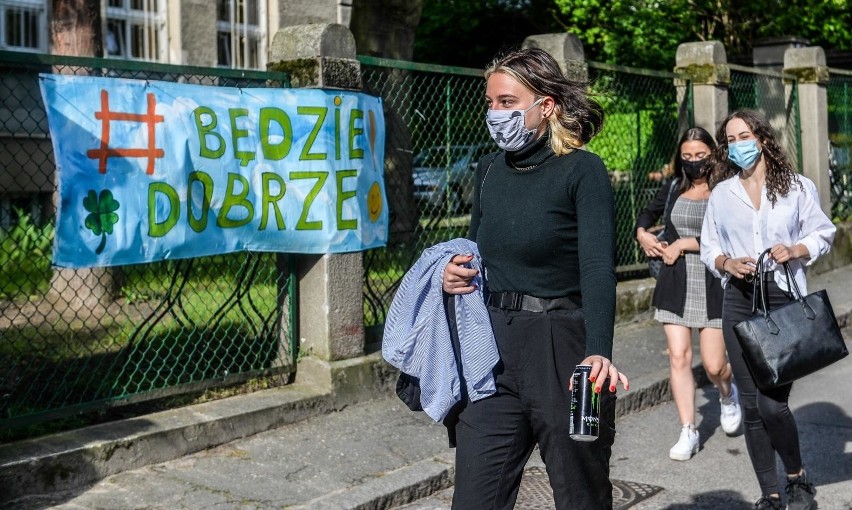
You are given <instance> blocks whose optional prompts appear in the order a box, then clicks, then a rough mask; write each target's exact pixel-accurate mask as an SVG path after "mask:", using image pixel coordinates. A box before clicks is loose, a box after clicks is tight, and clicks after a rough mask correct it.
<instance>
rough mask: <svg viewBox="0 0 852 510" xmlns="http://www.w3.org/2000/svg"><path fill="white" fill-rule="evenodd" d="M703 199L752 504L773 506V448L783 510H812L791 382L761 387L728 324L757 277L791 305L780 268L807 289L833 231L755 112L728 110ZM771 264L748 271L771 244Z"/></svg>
mask: <svg viewBox="0 0 852 510" xmlns="http://www.w3.org/2000/svg"><path fill="white" fill-rule="evenodd" d="M716 140H717V142H718V146H717V148H716V150H715V151H714V153H713V157H712V160H711V165H712V173H711V178H710V188H711V193H710V200H709V202H708V204H707V212H706V213H705V216H704V225H703V227H702V229H701V261H702V262H704V264H705V265H706V266H707V268H708V269H710V271H711V272H713V273H714V274H715V275H716V276H717V277H719V278H721V279H722V286H723V287H724V288H725V297H724V302H723V305H722V331H723V334H724V337H725V346H726V347H727V349H728V357H729V359H730V363H731V368H732V369H733V372H734V379H735V380H736V381H737V386H738V388H739V393H740V395H739V396H740V405H741V406H742V411H743V422H744V429H745V440H746V447H747V449H748V454H749V457H750V458H751V464H752V468H753V469H754V472H755V475H756V476H757V481H758V483H759V485H760V489H761V493H762V495H761V497H760V499H758V500H757V502H756V503H755V506H754V508H756V509H780V508H783V507H782V504H781V497H780V492H779V490H778V475H777V473H776V470H775V454H776V453H777V454H778V455H779V456H780V458H781V462H782V463H783V464H784V469H785V471H786V473H787V483H786V488H785V493H786V498H787V507H786V508H789V509H791V510H801V509H814V508H816V501H814V497H815V495H816V488H815V487H814V484H813V482H812V481H811V480H810V479H809V477H808V475H807V473H806V472H805V469H804V466H803V463H802V456H801V451H800V447H799V433H798V429H797V427H796V420H795V418H794V417H793V413H791V412H790V408H789V407H788V405H787V402H788V400H789V397H790V390H791V388H792V384H788V385H786V386H781V387H779V388H775V389H772V390H768V391H761V390H759V389H758V388H757V387H756V386H755V384H754V380H753V379H752V377H751V374H750V373H749V369H748V366H747V365H746V363H745V360H744V358H743V356H742V349H741V347H740V344H739V341H738V340H737V337H736V334H735V333H734V325H735V324H737V323H738V322H740V321H742V320H744V319H747V318H749V317H750V316H751V311H752V294H753V293H754V292H753V290H754V287H753V284H752V282H753V281H754V279H755V278H758V279H762V280H763V281H765V282H766V288H767V290H768V294H767V296H768V297H767V300H768V303H767V304H768V306H770V307H776V306H779V305H781V304H783V303H786V302H789V301H791V300H792V298H791V290H790V284H789V282H787V278H786V275H785V274H784V271H783V269H782V270H780V271H779V270H777V269H776V268H781V266H780V265H779V264H783V263H784V262H788V263H789V266H790V269H791V271H792V274H793V278H794V279H795V280H796V283H797V284H798V286H799V288H800V289H801V290H802V292H807V290H806V280H805V266H808V265H811V264H813V263H814V261H816V259H817V257H819V256H821V255H825V254H826V253H828V250H829V249H830V247H831V242H832V241H833V240H834V232H835V227H834V225H833V224H832V223H831V220H830V219H829V218H828V217H827V216H826V215H825V213H824V212H823V211H822V209H820V205H819V197H818V195H817V191H816V187H815V186H814V184H813V182H812V181H811V180H810V179H808V178H807V177H804V176H802V175H799V174H797V173H796V171H795V169H794V168H793V166H792V164H791V163H790V161H789V159H788V158H787V156H786V155H785V154H784V150H783V149H782V148H781V147H780V145H779V144H778V142H777V140H776V137H775V135H774V134H773V131H772V128H771V127H770V126H769V122H767V120H766V118H765V117H763V116H762V115H761V114H759V113H757V112H754V111H750V110H740V111H736V112H734V113H732V114H731V115H729V116H728V118H727V119H725V121H724V122H723V123H722V125H721V126H720V127H719V131H718V132H717V134H716ZM770 248H771V251H770V256H771V257H770V258H771V260H770V263H769V266H768V269H769V270H768V271H767V270H766V269H767V267H766V266H765V267H764V271H763V272H762V273H761V274H755V271H756V268H755V262H756V257H757V256H758V255H759V254H760V253H761V252H763V251H764V250H766V249H770Z"/></svg>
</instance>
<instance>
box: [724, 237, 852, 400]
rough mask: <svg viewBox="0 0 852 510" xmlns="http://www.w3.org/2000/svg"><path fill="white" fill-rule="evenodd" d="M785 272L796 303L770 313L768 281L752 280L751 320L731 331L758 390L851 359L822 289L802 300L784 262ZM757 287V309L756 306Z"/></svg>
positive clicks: (759, 265) (759, 264)
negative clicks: (767, 300) (767, 293)
mask: <svg viewBox="0 0 852 510" xmlns="http://www.w3.org/2000/svg"><path fill="white" fill-rule="evenodd" d="M768 254H769V250H766V251H764V252H763V253H761V254H760V257H758V259H757V267H756V269H755V270H756V271H757V273H756V274H757V275H761V274H762V272H763V270H764V259H765V258H766V257H767V256H768ZM784 271H785V272H786V275H787V281H788V282H789V286H790V288H791V290H792V291H793V297H794V298H795V300H794V301H791V302H789V303H786V304H784V305H781V306H779V307H777V308H773V309H771V310H768V309H767V307H766V282H765V281H764V280H766V278H765V277H764V278H755V279H754V294H753V295H752V307H751V308H752V314H753V315H752V316H751V317H750V318H748V319H746V320H744V321H742V322H740V323H738V324H736V325H735V326H734V332H735V333H736V335H737V337H738V338H739V341H740V345H741V346H742V349H743V357H744V358H745V360H746V363H747V364H748V367H749V369H750V370H751V375H752V377H753V378H754V382H755V384H756V385H757V387H758V388H760V389H761V390H769V389H772V388H776V387H778V386H783V385H785V384H789V383H791V382H793V381H795V380H796V379H799V378H800V377H804V376H806V375H808V374H811V373H813V372H816V371H817V370H819V369H821V368H824V367H826V366H828V365H830V364H832V363H834V362H835V361H838V360H840V359H842V358H844V357H845V356H846V355H847V354H849V351H848V350H847V348H846V343H845V342H844V341H843V335H841V333H840V328H839V327H838V325H837V319H836V318H835V316H834V310H832V308H831V303H830V302H829V301H828V293H826V291H825V290H820V291H817V292H814V293H812V294H808V295H807V296H802V293H801V291H799V286H798V285H797V284H796V280H794V279H793V273H792V271H790V266H789V265H788V264H787V263H786V262H785V263H784ZM758 282H760V283H759V285H760V301H761V304H762V307H761V309H760V310H758V308H757V301H756V299H757V292H758V289H757V287H758Z"/></svg>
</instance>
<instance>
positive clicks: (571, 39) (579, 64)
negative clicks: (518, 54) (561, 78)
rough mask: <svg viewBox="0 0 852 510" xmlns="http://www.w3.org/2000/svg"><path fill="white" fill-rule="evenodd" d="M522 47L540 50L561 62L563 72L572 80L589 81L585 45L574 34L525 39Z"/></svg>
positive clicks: (538, 36) (535, 36)
mask: <svg viewBox="0 0 852 510" xmlns="http://www.w3.org/2000/svg"><path fill="white" fill-rule="evenodd" d="M522 47H524V48H540V49H542V50H544V51H546V52H548V53H550V54H551V55H552V56H553V58H555V59H556V61H557V62H559V66H560V67H561V68H562V72H563V73H565V76H567V77H568V79H570V80H574V81H579V82H586V81H588V80H589V66H588V64H586V56H585V53H584V52H583V43H582V41H580V38H579V37H577V36H576V35H574V34H568V33H564V34H537V35H531V36H529V37H527V38H526V39H524V42H523V45H522Z"/></svg>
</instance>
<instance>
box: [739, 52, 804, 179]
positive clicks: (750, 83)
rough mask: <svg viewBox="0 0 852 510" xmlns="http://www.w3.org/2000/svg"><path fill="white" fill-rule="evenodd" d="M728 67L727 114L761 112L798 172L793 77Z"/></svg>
mask: <svg viewBox="0 0 852 510" xmlns="http://www.w3.org/2000/svg"><path fill="white" fill-rule="evenodd" d="M728 67H729V68H730V69H731V84H730V86H729V88H728V109H729V111H731V112H733V111H735V110H741V109H746V108H747V109H751V110H757V111H759V112H761V113H763V114H764V115H765V116H766V118H767V120H768V121H769V124H770V125H771V126H772V128H773V129H774V130H775V133H776V135H777V136H778V137H779V139H780V141H781V144H782V146H783V147H784V149H785V150H786V151H787V156H788V157H789V158H790V161H791V162H793V163H794V165H795V167H796V168H797V169H798V170H799V171H800V172H801V171H802V139H801V136H800V133H801V126H800V122H799V101H798V88H797V87H796V78H795V76H792V75H787V74H783V73H781V72H778V71H771V70H765V69H756V68H752V67H744V66H739V65H735V64H729V66H728ZM785 81H786V84H785Z"/></svg>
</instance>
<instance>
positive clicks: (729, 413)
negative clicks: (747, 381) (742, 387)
mask: <svg viewBox="0 0 852 510" xmlns="http://www.w3.org/2000/svg"><path fill="white" fill-rule="evenodd" d="M719 404H720V405H721V407H722V412H721V415H720V417H719V421H720V422H721V423H722V430H724V431H725V434H728V435H729V436H730V435H733V434H736V433H737V431H738V430H739V429H740V423H742V421H743V411H742V409H741V408H740V394H739V392H738V391H737V385H736V384H734V381H731V394H730V396H728V397H720V398H719Z"/></svg>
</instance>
